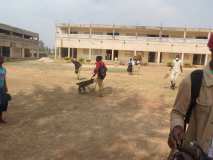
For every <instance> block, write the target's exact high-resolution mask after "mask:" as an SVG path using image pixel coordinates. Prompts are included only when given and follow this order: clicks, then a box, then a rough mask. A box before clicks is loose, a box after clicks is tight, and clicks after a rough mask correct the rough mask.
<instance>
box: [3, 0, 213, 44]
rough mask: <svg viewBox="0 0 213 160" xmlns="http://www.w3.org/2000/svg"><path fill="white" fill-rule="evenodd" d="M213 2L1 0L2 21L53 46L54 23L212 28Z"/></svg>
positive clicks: (185, 0)
mask: <svg viewBox="0 0 213 160" xmlns="http://www.w3.org/2000/svg"><path fill="white" fill-rule="evenodd" d="M212 6H213V0H1V4H0V22H1V23H6V24H9V25H13V26H17V27H21V28H25V29H28V30H31V31H34V32H38V33H39V34H40V39H41V40H43V41H44V42H45V44H46V45H48V46H49V47H53V46H54V33H55V28H54V26H55V23H59V22H65V23H68V22H70V23H86V24H87V23H96V24H126V25H155V26H160V25H161V24H162V25H163V26H182V27H184V26H190V27H211V28H212V27H213V16H212V15H213V14H212V8H211V7H212Z"/></svg>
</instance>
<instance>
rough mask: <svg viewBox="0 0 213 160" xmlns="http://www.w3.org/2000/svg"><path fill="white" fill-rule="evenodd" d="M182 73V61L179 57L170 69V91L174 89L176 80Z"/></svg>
mask: <svg viewBox="0 0 213 160" xmlns="http://www.w3.org/2000/svg"><path fill="white" fill-rule="evenodd" d="M182 72H183V67H182V61H181V60H180V57H179V55H177V56H176V58H175V59H174V60H173V62H172V69H171V85H170V88H171V89H175V87H176V80H177V78H178V76H179V74H180V73H182Z"/></svg>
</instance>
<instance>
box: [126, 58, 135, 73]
mask: <svg viewBox="0 0 213 160" xmlns="http://www.w3.org/2000/svg"><path fill="white" fill-rule="evenodd" d="M134 64H135V63H134V60H133V59H132V58H130V59H129V61H128V67H127V72H128V73H129V74H130V75H132V73H133V67H134Z"/></svg>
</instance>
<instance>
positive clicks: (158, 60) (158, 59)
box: [157, 51, 161, 64]
mask: <svg viewBox="0 0 213 160" xmlns="http://www.w3.org/2000/svg"><path fill="white" fill-rule="evenodd" d="M160 53H161V52H160V51H158V57H157V64H160Z"/></svg>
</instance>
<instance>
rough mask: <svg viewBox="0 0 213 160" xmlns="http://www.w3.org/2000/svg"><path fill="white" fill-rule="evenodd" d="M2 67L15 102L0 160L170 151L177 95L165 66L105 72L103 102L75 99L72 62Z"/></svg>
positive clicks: (109, 159)
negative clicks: (171, 117)
mask: <svg viewBox="0 0 213 160" xmlns="http://www.w3.org/2000/svg"><path fill="white" fill-rule="evenodd" d="M6 68H7V70H8V84H9V90H10V92H11V93H12V96H13V101H12V103H11V104H10V108H9V112H8V113H7V114H6V117H7V120H8V124H7V125H1V126H0V143H1V145H0V160H142V159H156V160H159V159H165V157H166V155H167V154H168V151H169V150H168V147H167V144H166V141H167V135H168V131H169V112H170V110H171V105H172V103H173V100H174V98H175V94H176V91H171V90H169V89H168V87H169V83H168V80H166V79H163V76H164V74H165V73H166V72H167V71H168V68H166V67H154V68H153V67H145V68H143V71H142V73H140V74H139V75H133V76H129V75H127V74H126V73H115V72H113V73H112V72H110V73H108V77H107V79H106V80H105V90H104V93H105V96H104V97H103V98H99V97H97V96H96V95H95V93H94V92H92V93H90V94H85V95H79V94H78V92H77V87H76V85H75V83H76V80H75V75H74V74H73V71H72V70H71V69H70V66H69V65H63V64H54V63H53V64H42V63H38V62H20V63H8V64H6ZM187 72H188V71H186V73H187ZM90 73H91V71H83V72H82V75H83V76H84V77H89V76H90Z"/></svg>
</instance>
